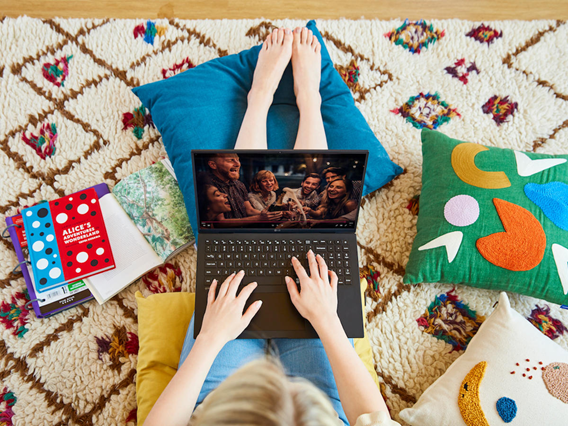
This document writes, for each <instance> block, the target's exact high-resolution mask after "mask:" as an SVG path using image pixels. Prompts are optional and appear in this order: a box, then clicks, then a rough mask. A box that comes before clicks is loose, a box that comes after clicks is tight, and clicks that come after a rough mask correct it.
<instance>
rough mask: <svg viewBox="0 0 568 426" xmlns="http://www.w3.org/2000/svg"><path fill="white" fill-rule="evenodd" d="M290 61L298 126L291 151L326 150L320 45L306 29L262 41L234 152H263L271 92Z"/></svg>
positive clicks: (274, 34)
mask: <svg viewBox="0 0 568 426" xmlns="http://www.w3.org/2000/svg"><path fill="white" fill-rule="evenodd" d="M290 59H291V60H292V70H293V73H294V93H295V94H296V104H297V105H298V109H299V110H300V124H299V126H298V135H297V137H296V143H295V145H294V149H327V139H326V137H325V131H324V127H323V119H322V116H321V109H320V108H321V96H320V93H319V85H320V79H321V45H320V43H319V41H318V39H317V37H316V36H314V35H313V33H312V32H311V31H310V30H308V29H307V28H296V29H295V30H294V31H293V32H292V31H291V30H289V29H277V30H274V31H273V32H272V33H271V34H270V35H269V36H268V37H267V38H266V40H265V42H264V44H263V45H262V48H261V50H260V53H259V55H258V62H257V65H256V68H255V71H254V77H253V82H252V86H251V89H250V92H249V94H248V98H247V99H248V106H247V110H246V113H245V117H244V119H243V123H242V124H241V129H240V131H239V135H238V137H237V142H236V143H235V149H267V147H268V146H267V142H266V119H267V116H268V109H269V108H270V105H271V104H272V100H273V97H274V92H276V89H277V88H278V84H279V83H280V79H281V78H282V74H283V73H284V70H285V69H286V67H287V66H288V63H289V62H290Z"/></svg>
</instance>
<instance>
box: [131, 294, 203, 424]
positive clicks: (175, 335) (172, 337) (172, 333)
mask: <svg viewBox="0 0 568 426" xmlns="http://www.w3.org/2000/svg"><path fill="white" fill-rule="evenodd" d="M136 301H137V303H138V341H139V344H140V349H139V350H138V364H137V366H136V371H137V375H136V400H137V403H138V424H139V425H143V424H144V421H145V420H146V417H147V416H148V414H149V413H150V410H151V409H152V407H153V406H154V403H155V402H156V401H157V400H158V397H159V396H160V394H161V393H162V391H163V390H164V389H165V388H166V386H167V385H168V383H169V382H170V380H171V379H172V377H173V376H174V374H175V373H176V371H177V366H178V363H179V356H180V354H181V348H182V346H183V341H184V339H185V334H186V332H187V327H188V326H189V321H190V320H191V316H192V315H193V311H194V309H195V293H161V294H154V295H152V296H149V297H147V298H144V296H142V293H140V292H139V291H137V292H136Z"/></svg>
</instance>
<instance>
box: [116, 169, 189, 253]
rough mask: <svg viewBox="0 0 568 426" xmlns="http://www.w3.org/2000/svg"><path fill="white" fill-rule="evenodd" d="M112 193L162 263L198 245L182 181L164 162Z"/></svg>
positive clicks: (120, 185) (129, 178)
mask: <svg viewBox="0 0 568 426" xmlns="http://www.w3.org/2000/svg"><path fill="white" fill-rule="evenodd" d="M112 193H113V194H114V195H115V197H116V198H117V199H118V202H119V203H120V205H121V206H122V208H123V209H124V211H125V212H126V213H127V214H128V216H129V217H130V219H131V220H132V222H134V224H135V225H136V227H137V228H138V230H139V231H140V232H141V233H142V235H143V236H144V238H146V240H147V241H148V243H149V244H150V245H151V246H152V248H153V249H154V251H155V252H156V254H157V255H158V256H160V258H161V259H162V260H164V261H166V260H167V259H169V258H170V257H172V256H173V255H174V254H176V253H177V252H179V251H181V250H183V249H184V248H185V247H187V246H188V245H189V244H193V243H194V242H195V236H194V235H193V231H192V229H191V226H190V224H189V219H188V217H187V211H186V209H185V204H184V201H183V195H182V193H181V191H180V189H179V185H178V182H177V180H176V179H175V178H174V176H173V175H172V173H171V172H170V171H168V168H167V167H166V166H165V165H164V164H163V163H162V162H157V163H155V164H152V165H151V166H149V167H146V168H144V169H142V170H139V171H137V172H135V173H133V174H131V175H129V176H127V177H126V178H124V179H122V180H121V181H120V182H119V183H117V184H116V185H115V187H114V188H113V190H112Z"/></svg>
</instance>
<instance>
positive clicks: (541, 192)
mask: <svg viewBox="0 0 568 426" xmlns="http://www.w3.org/2000/svg"><path fill="white" fill-rule="evenodd" d="M525 194H526V195H527V197H529V200H531V201H532V202H533V203H535V204H536V205H537V206H538V207H540V209H541V210H542V212H543V213H544V215H545V216H546V217H547V218H549V219H550V220H551V221H552V223H554V224H555V225H556V226H558V227H559V228H560V229H564V230H565V231H568V185H566V184H565V183H562V182H549V183H545V184H542V185H539V184H538V183H527V184H526V185H525Z"/></svg>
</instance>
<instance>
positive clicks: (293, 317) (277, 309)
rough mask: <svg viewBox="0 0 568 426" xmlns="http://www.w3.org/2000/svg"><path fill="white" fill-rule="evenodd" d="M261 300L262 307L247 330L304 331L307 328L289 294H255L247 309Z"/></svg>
mask: <svg viewBox="0 0 568 426" xmlns="http://www.w3.org/2000/svg"><path fill="white" fill-rule="evenodd" d="M259 299H260V300H262V306H261V308H260V311H258V312H257V313H256V315H255V316H254V318H253V319H252V322H251V323H250V325H249V326H248V328H247V330H250V331H255V330H263V331H280V330H303V329H304V328H305V327H306V320H305V319H304V317H302V316H301V315H300V313H299V312H298V311H297V310H296V308H295V307H294V305H293V304H292V301H291V300H290V295H289V294H288V293H287V292H286V293H257V292H254V293H253V294H252V295H251V296H250V298H249V300H248V301H247V305H246V306H247V308H248V306H249V305H250V304H251V303H253V302H254V301H255V300H259ZM245 311H246V308H245Z"/></svg>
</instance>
